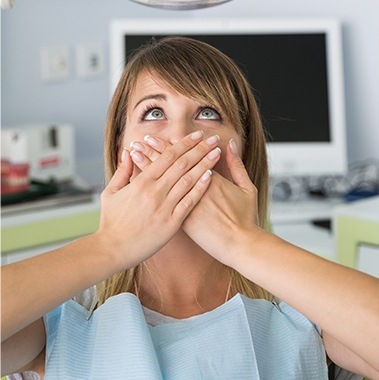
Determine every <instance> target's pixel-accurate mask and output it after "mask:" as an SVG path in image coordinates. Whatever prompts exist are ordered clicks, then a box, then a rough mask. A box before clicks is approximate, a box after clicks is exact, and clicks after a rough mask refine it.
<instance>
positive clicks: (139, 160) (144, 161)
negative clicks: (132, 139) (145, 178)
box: [130, 150, 151, 170]
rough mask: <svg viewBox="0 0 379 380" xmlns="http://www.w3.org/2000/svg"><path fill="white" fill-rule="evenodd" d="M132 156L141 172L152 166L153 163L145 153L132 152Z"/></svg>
mask: <svg viewBox="0 0 379 380" xmlns="http://www.w3.org/2000/svg"><path fill="white" fill-rule="evenodd" d="M130 156H131V158H132V160H133V162H134V164H135V165H136V166H137V167H138V168H139V169H141V170H144V169H145V168H147V167H148V166H149V165H150V164H151V161H150V160H149V159H148V158H147V157H146V156H145V155H144V154H143V153H141V152H139V151H137V150H132V151H131V152H130Z"/></svg>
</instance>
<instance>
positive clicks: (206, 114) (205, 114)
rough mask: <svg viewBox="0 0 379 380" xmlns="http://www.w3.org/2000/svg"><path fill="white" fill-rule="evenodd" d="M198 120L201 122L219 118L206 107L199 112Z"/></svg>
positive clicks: (218, 115) (211, 109) (213, 111)
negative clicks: (201, 120)
mask: <svg viewBox="0 0 379 380" xmlns="http://www.w3.org/2000/svg"><path fill="white" fill-rule="evenodd" d="M198 118H199V119H203V120H220V119H221V116H220V114H219V113H218V112H217V111H216V110H214V109H213V108H210V107H206V108H203V109H202V110H201V111H200V112H199V116H198Z"/></svg>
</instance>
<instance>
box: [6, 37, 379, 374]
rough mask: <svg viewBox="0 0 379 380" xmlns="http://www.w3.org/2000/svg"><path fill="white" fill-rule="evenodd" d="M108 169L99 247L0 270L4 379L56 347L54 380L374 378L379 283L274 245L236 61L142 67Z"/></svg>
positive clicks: (166, 59)
mask: <svg viewBox="0 0 379 380" xmlns="http://www.w3.org/2000/svg"><path fill="white" fill-rule="evenodd" d="M129 151H130V153H129ZM105 156H106V165H107V176H108V178H110V181H109V183H108V185H107V187H106V189H105V190H104V192H103V194H102V210H101V220H100V226H99V229H98V231H97V232H96V233H94V234H92V235H90V236H87V237H85V238H82V239H79V240H77V241H76V242H73V243H71V244H69V245H68V246H66V247H63V248H61V249H59V250H56V251H54V252H51V253H47V254H45V255H41V256H38V257H35V258H32V259H29V260H26V261H24V262H20V263H17V264H13V265H10V266H6V267H4V268H3V283H4V284H5V285H6V290H5V291H4V293H3V294H4V297H3V308H2V309H3V311H2V313H3V315H2V319H3V337H5V338H7V340H6V341H5V343H4V345H3V352H5V357H4V355H3V362H4V360H5V361H6V363H7V366H6V367H7V368H5V373H10V372H14V371H17V370H20V369H25V368H32V367H31V366H32V364H30V363H33V360H35V358H36V357H38V355H39V354H40V353H41V352H42V351H43V349H44V348H45V346H46V340H47V346H46V379H48V378H65V379H69V378H76V379H77V378H91V379H92V378H93V379H96V378H104V376H105V377H106V378H148V379H150V378H151V379H153V378H154V379H155V378H167V379H170V378H173V379H178V378H192V379H194V378H207V379H212V378H217V379H221V378H240V379H254V378H259V377H261V378H270V379H276V378H293V379H294V378H312V379H324V378H326V376H327V359H326V357H327V356H328V358H329V359H330V360H331V361H333V362H335V363H336V364H338V365H339V366H341V367H343V368H346V369H348V370H350V371H352V372H355V373H358V374H362V375H366V376H370V377H371V378H379V363H378V360H377V358H378V357H379V323H378V322H379V305H378V303H377V299H378V295H379V280H378V279H375V278H373V277H370V276H368V275H365V274H362V273H358V272H356V271H353V270H350V269H347V268H344V267H341V266H339V265H336V264H333V263H330V262H328V261H326V260H323V259H321V258H320V257H317V256H315V255H312V254H310V253H308V252H305V251H304V250H302V249H300V248H297V247H294V246H292V245H291V244H289V243H286V242H284V241H282V240H281V239H279V238H278V237H276V236H274V235H272V234H270V233H269V232H267V231H265V226H266V219H267V198H268V196H267V187H268V173H267V158H266V151H265V139H264V131H263V128H262V125H261V122H260V118H259V112H258V109H257V106H256V104H255V101H254V97H253V94H252V92H251V90H250V87H249V85H248V83H247V82H246V80H245V78H244V76H243V75H242V74H241V72H240V70H239V69H238V68H237V67H236V66H235V64H234V63H233V62H232V61H231V60H230V59H229V58H227V57H226V56H224V55H223V54H222V53H220V52H219V51H218V50H216V49H214V48H212V47H211V46H209V45H206V44H204V43H201V42H198V41H195V40H192V39H188V38H183V37H171V38H166V39H164V40H162V41H160V42H154V43H152V44H151V45H149V46H146V47H144V48H142V49H141V50H140V51H138V52H137V53H136V54H135V55H134V57H132V59H131V60H130V62H129V63H128V65H127V67H126V69H125V72H124V74H123V76H122V78H121V80H120V82H119V85H118V87H117V89H116V92H115V95H114V97H113V100H112V103H111V106H110V109H109V115H108V121H107V131H106V142H105ZM240 157H241V158H242V160H241V158H240ZM257 193H258V194H259V197H257ZM25 274H27V276H26V275H25ZM103 280H105V281H103ZM95 284H99V285H98V286H97V296H96V297H92V296H90V301H89V302H82V304H85V306H86V308H83V307H82V306H81V305H79V304H78V303H77V302H75V301H72V300H70V301H68V302H66V303H64V304H63V305H62V306H60V307H57V306H58V305H60V304H61V303H62V302H64V301H66V300H67V299H70V298H72V297H74V295H75V294H78V293H80V292H83V291H84V290H85V289H87V288H90V287H91V286H92V285H95ZM271 294H273V295H275V296H276V297H278V298H279V299H281V300H283V301H284V302H281V303H280V304H279V305H278V304H276V303H275V302H273V303H271V301H272V300H273V296H272V295H271ZM141 305H142V306H141ZM289 305H291V306H289ZM94 309H95V310H94ZM295 309H296V310H295ZM51 310H52V311H51ZM46 313H47V314H46ZM44 314H46V316H45V326H46V330H45V326H44V324H43V322H42V319H41V316H43V315H44ZM303 315H304V316H306V317H307V318H309V320H311V321H312V322H313V323H315V324H316V325H317V326H318V330H317V329H316V328H315V326H314V325H313V324H312V323H310V322H309V321H308V319H306V318H305V317H304V316H303ZM319 331H321V335H322V339H321V337H320V334H319ZM4 333H5V334H4ZM46 337H47V338H46ZM19 347H22V351H21V352H20V351H17V354H15V352H14V350H16V349H17V350H18V349H19ZM326 354H327V355H326ZM41 357H42V358H43V355H41V356H39V358H41Z"/></svg>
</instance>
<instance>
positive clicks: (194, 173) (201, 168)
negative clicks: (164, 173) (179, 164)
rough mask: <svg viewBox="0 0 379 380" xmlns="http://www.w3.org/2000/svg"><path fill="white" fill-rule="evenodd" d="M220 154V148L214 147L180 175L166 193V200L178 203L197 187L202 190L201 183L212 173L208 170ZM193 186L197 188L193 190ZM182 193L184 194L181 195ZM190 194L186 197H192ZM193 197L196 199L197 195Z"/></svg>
mask: <svg viewBox="0 0 379 380" xmlns="http://www.w3.org/2000/svg"><path fill="white" fill-rule="evenodd" d="M220 156H221V149H220V148H218V147H216V148H215V149H213V150H212V151H211V152H209V153H208V154H207V156H206V157H204V158H203V159H202V160H201V161H200V162H199V163H198V164H197V165H195V166H194V167H193V168H192V169H191V170H189V171H188V172H187V173H185V174H184V175H182V177H180V179H179V180H178V181H177V182H176V183H175V185H174V186H173V188H172V189H171V191H170V192H169V193H168V195H167V200H168V202H171V203H172V204H180V201H181V200H182V199H184V198H185V197H186V196H187V195H188V194H193V193H194V192H195V193H196V192H197V191H198V190H199V189H200V190H202V187H201V184H202V183H203V182H204V181H205V180H207V179H208V177H209V174H211V173H212V172H210V170H211V169H212V168H213V167H214V166H215V165H216V163H217V161H218V160H219V159H220ZM204 176H205V177H204ZM203 177H204V178H203ZM199 180H200V184H199ZM194 188H197V190H196V189H195V190H194ZM184 194H185V196H184V197H183V195H184ZM192 196H193V195H190V197H189V198H188V197H187V199H192ZM194 199H197V197H195V198H194Z"/></svg>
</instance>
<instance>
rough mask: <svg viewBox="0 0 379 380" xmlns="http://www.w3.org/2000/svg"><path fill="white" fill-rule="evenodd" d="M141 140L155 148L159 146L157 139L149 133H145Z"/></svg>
mask: <svg viewBox="0 0 379 380" xmlns="http://www.w3.org/2000/svg"><path fill="white" fill-rule="evenodd" d="M143 140H144V141H145V143H146V144H149V145H150V146H152V147H153V148H157V147H158V146H159V141H158V140H157V139H155V138H154V137H151V136H149V135H146V136H145V137H144V138H143Z"/></svg>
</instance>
